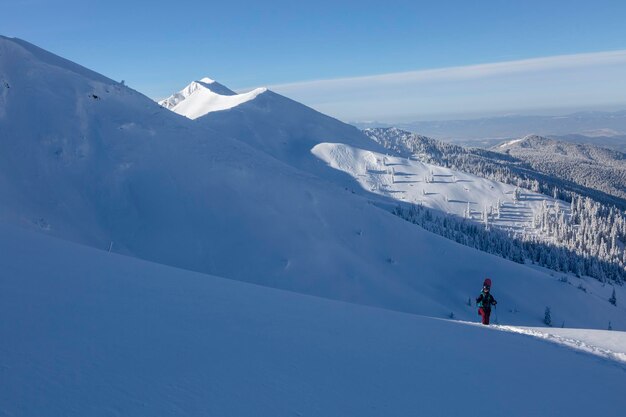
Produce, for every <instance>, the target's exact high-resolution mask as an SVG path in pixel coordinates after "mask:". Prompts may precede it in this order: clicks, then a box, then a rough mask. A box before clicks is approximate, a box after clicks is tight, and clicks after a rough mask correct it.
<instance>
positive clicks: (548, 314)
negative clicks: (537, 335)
mask: <svg viewBox="0 0 626 417" xmlns="http://www.w3.org/2000/svg"><path fill="white" fill-rule="evenodd" d="M543 322H544V323H545V325H546V326H552V313H551V312H550V307H546V311H545V313H544V315H543Z"/></svg>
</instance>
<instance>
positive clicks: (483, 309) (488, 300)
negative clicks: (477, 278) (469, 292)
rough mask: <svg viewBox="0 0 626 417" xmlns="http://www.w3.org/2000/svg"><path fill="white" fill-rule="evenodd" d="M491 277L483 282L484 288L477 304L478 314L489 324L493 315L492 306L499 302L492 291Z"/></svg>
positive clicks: (477, 299) (484, 322)
mask: <svg viewBox="0 0 626 417" xmlns="http://www.w3.org/2000/svg"><path fill="white" fill-rule="evenodd" d="M490 290H491V279H489V278H487V279H485V282H483V290H482V291H481V292H480V295H479V296H478V297H477V298H476V305H477V306H478V314H479V315H480V316H481V317H482V318H483V321H482V323H483V324H489V316H490V315H491V306H492V305H496V304H498V302H497V301H496V299H495V298H493V295H491V293H490Z"/></svg>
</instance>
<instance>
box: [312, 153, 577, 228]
mask: <svg viewBox="0 0 626 417" xmlns="http://www.w3.org/2000/svg"><path fill="white" fill-rule="evenodd" d="M312 152H313V154H314V155H316V156H317V157H318V158H320V159H322V160H323V161H325V162H326V163H328V165H330V166H331V167H332V168H334V169H338V170H341V171H343V172H346V173H348V174H350V175H351V176H352V177H354V178H355V179H356V180H357V181H358V183H359V184H360V185H361V187H363V188H364V189H366V190H368V191H370V192H372V193H375V194H378V195H381V196H385V197H387V198H391V199H395V200H398V201H401V202H406V203H411V204H417V205H423V206H424V207H428V208H432V209H435V210H439V211H441V212H444V213H447V214H452V215H455V216H458V217H462V218H468V219H472V220H475V221H479V222H483V223H485V217H487V223H488V224H489V225H492V226H495V227H500V228H503V229H507V230H511V231H513V232H516V233H525V234H540V233H541V232H540V230H539V229H536V228H535V227H534V223H533V222H534V218H535V216H536V215H537V213H540V211H541V208H542V206H544V205H545V207H547V208H548V209H553V210H554V209H556V210H562V211H563V212H564V213H566V214H567V213H568V212H569V205H568V204H567V203H565V202H563V201H558V200H555V199H553V198H550V197H548V196H545V195H543V194H539V193H534V192H532V191H529V190H525V189H520V188H517V187H515V186H512V185H508V184H504V183H500V182H497V181H491V180H488V179H485V178H481V177H478V176H475V175H471V174H467V173H464V172H460V171H455V170H452V169H449V168H444V167H440V166H436V165H430V164H425V163H422V162H419V161H415V160H412V159H410V158H401V157H396V156H389V155H385V154H381V153H378V152H373V151H370V150H363V149H358V148H355V147H352V146H349V145H346V144H342V143H320V144H319V145H317V146H316V147H314V148H313V150H312Z"/></svg>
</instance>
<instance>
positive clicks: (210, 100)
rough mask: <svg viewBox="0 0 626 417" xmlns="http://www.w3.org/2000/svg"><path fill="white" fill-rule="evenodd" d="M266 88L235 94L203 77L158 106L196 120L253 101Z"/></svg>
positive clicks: (160, 102)
mask: <svg viewBox="0 0 626 417" xmlns="http://www.w3.org/2000/svg"><path fill="white" fill-rule="evenodd" d="M266 91H267V88H257V89H254V90H252V91H249V92H247V93H242V94H237V93H235V92H234V91H232V90H231V89H229V88H228V87H226V86H224V85H222V84H220V83H218V82H217V81H215V80H213V79H211V78H209V77H204V78H202V79H200V80H198V81H193V82H191V84H189V85H188V86H187V87H185V88H184V89H182V90H181V91H179V92H178V93H174V94H172V95H171V96H170V97H168V98H166V99H165V100H161V101H159V104H160V105H161V106H163V107H165V108H167V109H169V110H172V111H173V112H175V113H178V114H180V115H182V116H185V117H188V118H190V119H197V118H198V117H201V116H204V115H206V114H208V113H211V112H214V111H220V110H228V109H231V108H233V107H236V106H238V105H240V104H242V103H245V102H248V101H250V100H253V99H255V98H256V97H257V96H258V95H259V94H262V93H264V92H266Z"/></svg>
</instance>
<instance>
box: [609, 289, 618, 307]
mask: <svg viewBox="0 0 626 417" xmlns="http://www.w3.org/2000/svg"><path fill="white" fill-rule="evenodd" d="M609 303H611V304H613V305H614V306H616V305H617V297H615V288H613V294H612V295H611V298H609Z"/></svg>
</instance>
